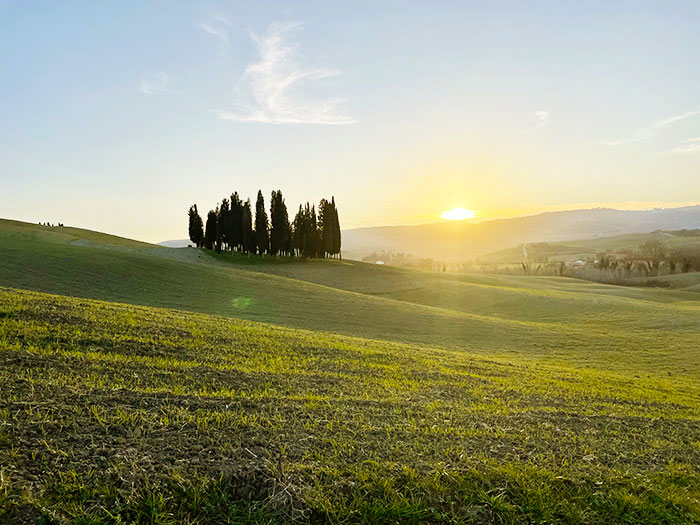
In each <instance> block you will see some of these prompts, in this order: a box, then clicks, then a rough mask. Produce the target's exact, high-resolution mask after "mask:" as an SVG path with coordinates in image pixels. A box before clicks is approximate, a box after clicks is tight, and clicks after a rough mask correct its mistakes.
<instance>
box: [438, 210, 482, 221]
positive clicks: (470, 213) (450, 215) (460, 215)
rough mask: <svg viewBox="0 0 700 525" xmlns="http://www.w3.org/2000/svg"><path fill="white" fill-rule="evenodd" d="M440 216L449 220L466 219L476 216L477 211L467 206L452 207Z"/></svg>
mask: <svg viewBox="0 0 700 525" xmlns="http://www.w3.org/2000/svg"><path fill="white" fill-rule="evenodd" d="M440 217H441V218H443V219H445V220H448V221H463V220H464V219H473V218H474V217H476V212H475V211H474V210H467V209H465V208H452V209H451V210H447V211H446V212H444V213H443V214H442V215H440Z"/></svg>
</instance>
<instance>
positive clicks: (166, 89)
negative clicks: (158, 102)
mask: <svg viewBox="0 0 700 525" xmlns="http://www.w3.org/2000/svg"><path fill="white" fill-rule="evenodd" d="M139 91H140V92H141V93H143V94H144V95H158V94H160V93H173V90H172V89H171V88H170V77H169V76H168V74H167V73H163V72H162V71H157V72H155V73H151V74H150V75H148V76H147V77H146V78H145V79H143V80H142V81H141V84H139Z"/></svg>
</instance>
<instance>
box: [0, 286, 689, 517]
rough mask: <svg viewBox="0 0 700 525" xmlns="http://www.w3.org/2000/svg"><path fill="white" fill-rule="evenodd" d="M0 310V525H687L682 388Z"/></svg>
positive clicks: (36, 297) (150, 314) (2, 293)
mask: <svg viewBox="0 0 700 525" xmlns="http://www.w3.org/2000/svg"><path fill="white" fill-rule="evenodd" d="M0 312H1V313H2V316H1V317H0V362H1V366H0V389H1V391H2V398H0V465H2V479H1V480H0V483H1V484H0V521H2V520H3V519H4V520H8V519H10V520H11V519H12V518H11V517H12V516H17V515H18V513H20V512H23V513H25V514H27V513H28V514H27V515H34V516H35V517H36V519H38V517H39V516H40V515H41V514H42V513H44V514H45V515H46V516H52V517H54V518H61V519H67V520H76V521H80V520H83V522H84V521H89V520H93V521H95V520H101V521H103V522H119V520H121V522H131V521H136V522H140V521H144V520H154V521H155V522H158V523H183V522H185V523H196V522H226V521H229V522H234V523H239V522H245V521H246V520H248V521H249V522H264V521H265V520H269V521H270V522H287V521H290V520H299V521H311V522H319V521H321V522H323V521H331V522H338V521H350V522H362V521H365V522H366V521H369V522H375V523H383V522H402V523H403V522H406V523H422V522H434V523H445V522H454V523H460V522H470V521H471V522H520V521H544V522H553V521H565V522H574V523H575V522H582V521H583V522H594V523H595V522H597V523H610V522H620V521H636V522H649V521H662V522H668V523H685V522H689V521H693V520H697V519H700V507H699V505H698V501H699V499H700V478H698V476H697V471H698V470H699V469H700V445H699V444H700V401H699V400H700V389H699V387H698V386H697V383H688V382H686V381H685V380H682V379H675V378H673V377H668V376H665V375H663V376H659V375H658V374H652V373H649V374H646V375H644V376H643V377H641V376H640V377H635V375H634V374H628V373H625V372H622V371H614V370H594V369H587V370H582V369H576V368H571V367H564V366H560V365H552V364H544V363H543V364H534V363H532V362H531V360H530V359H529V358H528V357H527V356H524V358H522V359H520V358H517V357H513V356H511V357H510V358H508V359H501V358H493V357H485V356H483V355H478V354H473V353H468V352H464V351H451V350H444V349H436V348H430V347H426V346H408V345H404V344H399V343H392V342H386V341H377V340H368V339H362V338H349V337H344V336H338V335H332V334H325V333H314V332H307V331H301V330H295V329H291V328H282V327H273V326H270V325H265V324H257V323H251V322H247V321H239V320H232V319H226V318H223V317H215V316H207V315H201V314H194V313H184V312H177V311H173V310H161V309H152V308H145V307H135V306H128V305H117V304H111V303H102V302H95V301H89V300H85V299H71V298H67V297H59V296H49V295H43V294H38V293H34V292H26V291H18V290H8V289H2V290H0ZM650 372H651V370H650ZM30 487H32V490H29V488H30ZM32 513H33V514H32Z"/></svg>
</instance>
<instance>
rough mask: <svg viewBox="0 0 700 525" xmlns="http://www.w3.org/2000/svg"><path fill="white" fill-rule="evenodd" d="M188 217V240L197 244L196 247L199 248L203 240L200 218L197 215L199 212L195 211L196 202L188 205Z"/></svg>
mask: <svg viewBox="0 0 700 525" xmlns="http://www.w3.org/2000/svg"><path fill="white" fill-rule="evenodd" d="M189 218H190V228H189V233H190V240H191V241H192V242H193V243H194V244H195V246H197V248H201V247H202V243H203V242H204V228H203V226H202V218H201V217H200V216H199V212H198V211H197V205H196V204H193V205H192V206H190V210H189Z"/></svg>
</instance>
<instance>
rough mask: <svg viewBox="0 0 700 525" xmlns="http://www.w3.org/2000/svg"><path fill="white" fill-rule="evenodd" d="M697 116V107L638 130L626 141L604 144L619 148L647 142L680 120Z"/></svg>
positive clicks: (699, 109)
mask: <svg viewBox="0 0 700 525" xmlns="http://www.w3.org/2000/svg"><path fill="white" fill-rule="evenodd" d="M698 115H700V106H698V107H696V108H695V109H692V110H690V111H688V112H686V113H681V114H680V115H674V116H672V117H668V118H665V119H661V120H658V121H656V122H655V123H654V124H652V125H651V126H647V127H646V128H642V129H638V130H637V131H636V132H635V133H634V135H632V136H631V137H629V138H627V139H622V140H615V141H612V142H606V143H605V144H607V145H608V146H619V145H621V144H631V143H633V142H641V141H643V140H649V139H650V138H652V137H654V136H656V135H657V134H658V133H659V132H660V131H661V130H663V129H664V128H666V127H668V126H670V125H672V124H675V123H676V122H680V121H682V120H686V119H689V118H693V117H697V116H698Z"/></svg>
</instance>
